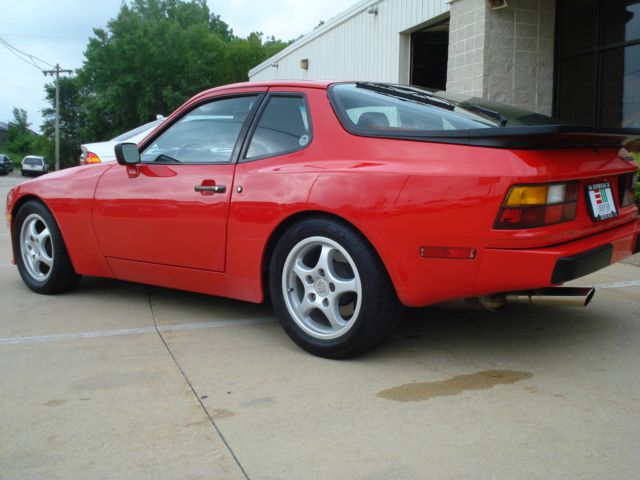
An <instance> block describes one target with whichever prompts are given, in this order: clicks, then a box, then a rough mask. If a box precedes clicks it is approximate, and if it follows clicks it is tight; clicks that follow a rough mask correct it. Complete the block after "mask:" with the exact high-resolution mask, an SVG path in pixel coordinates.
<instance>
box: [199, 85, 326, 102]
mask: <svg viewBox="0 0 640 480" xmlns="http://www.w3.org/2000/svg"><path fill="white" fill-rule="evenodd" d="M333 83H336V82H335V81H330V80H273V81H262V82H240V83H231V84H229V85H222V86H220V87H214V88H210V89H208V90H205V91H203V92H200V93H198V94H197V95H195V96H194V97H193V98H192V99H191V100H195V99H197V98H202V97H208V96H209V95H212V94H216V93H221V92H224V91H225V90H238V89H244V88H246V89H261V90H264V89H266V88H270V87H285V88H286V87H292V88H317V89H325V90H326V89H327V88H328V87H329V85H331V84H333Z"/></svg>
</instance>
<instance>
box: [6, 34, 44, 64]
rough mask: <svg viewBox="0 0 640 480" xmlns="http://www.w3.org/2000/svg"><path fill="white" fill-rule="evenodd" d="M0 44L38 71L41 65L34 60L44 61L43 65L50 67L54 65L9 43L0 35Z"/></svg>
mask: <svg viewBox="0 0 640 480" xmlns="http://www.w3.org/2000/svg"><path fill="white" fill-rule="evenodd" d="M0 44H1V45H4V46H5V47H6V48H7V50H9V51H10V52H11V53H13V54H14V55H15V56H16V57H18V58H19V59H20V60H22V61H23V62H25V63H27V64H29V65H31V66H33V67H35V68H37V69H38V70H40V71H42V70H43V68H42V67H41V66H39V65H37V64H36V61H38V62H40V63H44V64H45V65H48V66H50V67H55V65H53V64H52V63H49V62H47V61H45V60H42V59H41V58H38V57H36V56H35V55H31V54H30V53H27V52H25V51H22V50H20V49H19V48H18V47H16V46H15V45H12V44H11V43H9V42H8V41H6V40H5V39H4V38H2V37H0ZM27 59H28V60H27Z"/></svg>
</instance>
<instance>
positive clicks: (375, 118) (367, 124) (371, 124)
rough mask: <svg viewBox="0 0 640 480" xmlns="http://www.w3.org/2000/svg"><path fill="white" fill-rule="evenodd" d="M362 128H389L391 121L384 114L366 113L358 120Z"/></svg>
mask: <svg viewBox="0 0 640 480" xmlns="http://www.w3.org/2000/svg"><path fill="white" fill-rule="evenodd" d="M358 126H359V127H361V128H389V119H388V118H387V116H386V115H385V114H384V113H382V112H365V113H363V114H362V115H360V118H358Z"/></svg>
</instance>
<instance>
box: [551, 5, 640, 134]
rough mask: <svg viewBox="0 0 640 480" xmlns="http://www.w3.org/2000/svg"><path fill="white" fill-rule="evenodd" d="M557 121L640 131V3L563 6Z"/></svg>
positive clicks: (559, 22) (559, 32)
mask: <svg viewBox="0 0 640 480" xmlns="http://www.w3.org/2000/svg"><path fill="white" fill-rule="evenodd" d="M557 9H558V10H557V36H556V40H557V42H556V83H555V85H556V87H555V115H556V116H557V117H559V118H561V119H563V120H567V121H570V122H575V123H586V124H591V125H602V126H608V127H629V128H640V0H558V2H557Z"/></svg>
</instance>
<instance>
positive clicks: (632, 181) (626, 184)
mask: <svg viewBox="0 0 640 480" xmlns="http://www.w3.org/2000/svg"><path fill="white" fill-rule="evenodd" d="M637 185H638V172H633V173H626V174H624V175H620V180H619V183H618V192H619V193H620V207H627V206H629V205H631V204H632V203H633V202H634V201H635V199H636V187H637Z"/></svg>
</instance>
